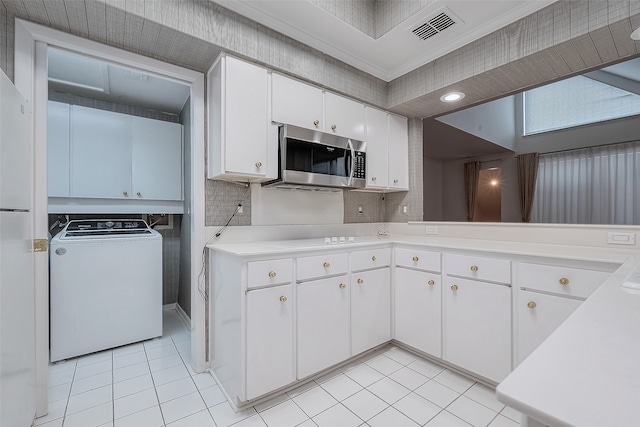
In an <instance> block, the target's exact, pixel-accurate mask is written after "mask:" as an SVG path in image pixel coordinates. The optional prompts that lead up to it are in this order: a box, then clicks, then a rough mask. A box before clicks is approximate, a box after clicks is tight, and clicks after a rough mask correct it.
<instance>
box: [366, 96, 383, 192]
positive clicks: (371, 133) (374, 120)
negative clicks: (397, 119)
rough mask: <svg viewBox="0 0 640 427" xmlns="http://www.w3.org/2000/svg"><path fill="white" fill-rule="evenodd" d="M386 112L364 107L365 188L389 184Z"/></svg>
mask: <svg viewBox="0 0 640 427" xmlns="http://www.w3.org/2000/svg"><path fill="white" fill-rule="evenodd" d="M387 116H388V114H387V113H386V112H385V111H381V110H377V109H375V108H371V107H366V108H365V118H366V124H367V127H366V133H365V141H367V188H381V189H384V188H387V187H388V186H389V155H388V152H389V125H388V123H387Z"/></svg>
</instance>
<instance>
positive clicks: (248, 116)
mask: <svg viewBox="0 0 640 427" xmlns="http://www.w3.org/2000/svg"><path fill="white" fill-rule="evenodd" d="M207 78H208V106H209V111H208V114H209V157H208V161H209V167H208V177H209V178H220V179H232V180H240V181H255V182H259V181H264V180H267V179H273V178H276V177H277V166H278V164H277V161H278V160H277V154H278V153H277V127H276V126H272V125H271V124H270V120H269V73H268V71H267V70H266V69H264V68H261V67H258V66H256V65H253V64H249V63H247V62H244V61H240V60H238V59H236V58H233V57H230V56H226V55H221V56H220V57H219V58H218V60H217V61H216V62H215V63H214V65H213V67H212V68H211V69H210V70H209V72H208V74H207Z"/></svg>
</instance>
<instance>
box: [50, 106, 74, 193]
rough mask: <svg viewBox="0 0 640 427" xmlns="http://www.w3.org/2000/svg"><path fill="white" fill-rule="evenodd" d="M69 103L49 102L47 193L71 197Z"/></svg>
mask: <svg viewBox="0 0 640 427" xmlns="http://www.w3.org/2000/svg"><path fill="white" fill-rule="evenodd" d="M69 110H70V106H69V104H64V103H62V102H55V101H49V102H48V104H47V194H48V195H49V196H50V197H69V132H70V128H69V126H70V119H69Z"/></svg>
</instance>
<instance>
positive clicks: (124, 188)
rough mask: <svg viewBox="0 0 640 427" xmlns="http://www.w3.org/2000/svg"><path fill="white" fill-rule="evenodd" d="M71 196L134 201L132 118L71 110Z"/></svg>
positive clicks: (74, 108)
mask: <svg viewBox="0 0 640 427" xmlns="http://www.w3.org/2000/svg"><path fill="white" fill-rule="evenodd" d="M71 196H72V197H93V198H103V199H122V198H125V199H128V198H131V116H127V115H124V114H118V113H112V112H110V111H103V110H96V109H93V108H85V107H79V106H75V105H74V106H72V107H71Z"/></svg>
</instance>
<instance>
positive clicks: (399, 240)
mask: <svg viewBox="0 0 640 427" xmlns="http://www.w3.org/2000/svg"><path fill="white" fill-rule="evenodd" d="M391 243H395V244H402V245H415V246H421V247H424V248H425V249H428V248H434V249H456V250H461V249H462V250H471V251H476V252H492V253H500V254H508V255H523V256H537V257H540V256H542V257H550V258H562V259H571V260H581V261H594V262H612V263H618V264H621V263H623V262H624V261H625V260H626V259H627V258H628V257H629V256H630V254H633V253H634V252H633V251H629V250H615V249H603V248H592V247H583V246H569V245H549V244H543V243H526V242H506V241H497V240H481V239H459V238H451V237H426V236H410V235H386V236H357V237H355V242H345V243H337V244H325V243H324V238H314V239H297V240H280V241H263V242H245V243H211V244H208V245H207V247H208V248H209V249H213V250H217V251H222V252H227V253H230V254H233V255H237V256H263V255H267V256H269V255H276V254H277V255H286V254H292V255H294V254H299V253H308V252H317V251H325V250H329V251H334V250H335V251H339V250H351V249H366V248H367V247H371V246H376V245H383V244H391Z"/></svg>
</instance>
